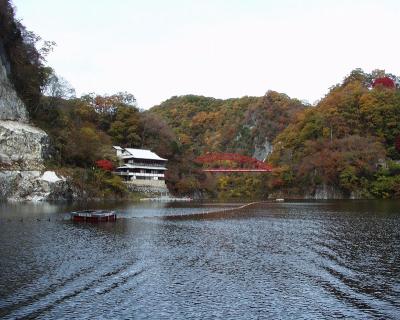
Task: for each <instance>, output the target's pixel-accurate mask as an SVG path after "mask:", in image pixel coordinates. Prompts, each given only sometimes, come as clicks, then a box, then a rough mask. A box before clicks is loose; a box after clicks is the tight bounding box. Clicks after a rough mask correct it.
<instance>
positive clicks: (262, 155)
mask: <svg viewBox="0 0 400 320" xmlns="http://www.w3.org/2000/svg"><path fill="white" fill-rule="evenodd" d="M271 153H272V143H271V142H269V141H268V138H265V140H264V143H263V144H256V145H255V147H254V153H253V158H256V159H257V160H260V161H265V159H266V158H267V157H268V156H269V155H270V154H271Z"/></svg>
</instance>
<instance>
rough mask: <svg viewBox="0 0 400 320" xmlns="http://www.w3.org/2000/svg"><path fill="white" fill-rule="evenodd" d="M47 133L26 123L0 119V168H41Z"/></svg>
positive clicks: (45, 151) (45, 152) (46, 150)
mask: <svg viewBox="0 0 400 320" xmlns="http://www.w3.org/2000/svg"><path fill="white" fill-rule="evenodd" d="M48 149H49V139H48V136H47V134H46V133H45V132H44V131H43V130H41V129H39V128H36V127H33V126H31V125H29V124H27V123H22V122H17V121H4V120H0V168H1V169H5V170H43V169H44V166H43V159H44V158H45V157H46V156H47V153H48Z"/></svg>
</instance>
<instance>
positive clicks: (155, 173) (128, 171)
mask: <svg viewBox="0 0 400 320" xmlns="http://www.w3.org/2000/svg"><path fill="white" fill-rule="evenodd" d="M114 149H115V150H116V151H117V157H118V158H120V159H121V164H122V165H121V166H120V167H118V168H116V170H115V174H117V175H119V176H121V177H122V178H123V179H124V180H125V181H129V182H136V181H137V182H138V183H139V182H140V180H142V181H143V180H152V181H154V182H155V180H161V181H162V183H164V179H165V176H164V173H165V171H166V170H167V168H166V167H165V166H166V164H167V161H168V160H167V159H163V158H161V157H159V156H158V155H157V154H155V153H154V152H151V151H150V150H144V149H132V148H121V147H119V146H114ZM161 181H160V182H161ZM143 182H145V181H143ZM149 182H150V181H149Z"/></svg>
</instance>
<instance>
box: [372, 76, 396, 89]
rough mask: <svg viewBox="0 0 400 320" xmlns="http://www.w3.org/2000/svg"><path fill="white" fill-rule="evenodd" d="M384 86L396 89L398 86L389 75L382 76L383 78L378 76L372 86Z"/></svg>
mask: <svg viewBox="0 0 400 320" xmlns="http://www.w3.org/2000/svg"><path fill="white" fill-rule="evenodd" d="M379 85H380V86H384V87H386V88H389V89H394V88H395V87H396V85H395V83H394V81H393V80H392V79H390V78H389V77H382V78H376V79H375V80H374V82H373V84H372V86H373V87H374V88H375V87H376V86H379Z"/></svg>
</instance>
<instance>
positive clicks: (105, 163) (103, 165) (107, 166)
mask: <svg viewBox="0 0 400 320" xmlns="http://www.w3.org/2000/svg"><path fill="white" fill-rule="evenodd" d="M96 166H97V167H98V168H100V169H103V170H106V171H112V170H113V169H114V165H113V164H112V162H111V161H109V160H104V159H103V160H97V161H96Z"/></svg>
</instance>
